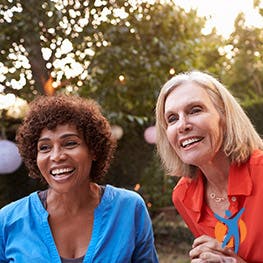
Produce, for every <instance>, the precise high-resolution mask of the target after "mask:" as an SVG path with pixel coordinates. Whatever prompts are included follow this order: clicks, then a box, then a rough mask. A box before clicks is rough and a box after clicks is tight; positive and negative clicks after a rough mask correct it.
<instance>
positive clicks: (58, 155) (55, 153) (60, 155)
mask: <svg viewBox="0 0 263 263" xmlns="http://www.w3.org/2000/svg"><path fill="white" fill-rule="evenodd" d="M50 159H51V160H52V161H54V162H58V161H60V160H63V159H65V153H64V151H63V149H61V147H59V146H54V147H53V149H52V151H51V153H50Z"/></svg>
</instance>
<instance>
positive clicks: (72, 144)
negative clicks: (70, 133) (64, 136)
mask: <svg viewBox="0 0 263 263" xmlns="http://www.w3.org/2000/svg"><path fill="white" fill-rule="evenodd" d="M76 145H79V143H78V142H77V141H74V140H70V141H66V142H65V144H64V146H65V147H66V148H69V149H71V148H74V147H75V146H76Z"/></svg>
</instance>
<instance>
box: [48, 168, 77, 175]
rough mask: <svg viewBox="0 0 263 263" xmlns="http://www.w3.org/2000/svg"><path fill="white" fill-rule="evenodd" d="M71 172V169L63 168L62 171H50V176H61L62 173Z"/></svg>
mask: <svg viewBox="0 0 263 263" xmlns="http://www.w3.org/2000/svg"><path fill="white" fill-rule="evenodd" d="M71 171H73V169H72V168H63V169H55V170H52V171H51V174H52V175H58V174H63V173H68V172H71Z"/></svg>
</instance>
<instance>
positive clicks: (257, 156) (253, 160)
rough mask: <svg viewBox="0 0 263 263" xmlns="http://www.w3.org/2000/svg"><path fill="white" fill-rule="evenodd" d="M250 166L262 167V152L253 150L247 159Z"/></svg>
mask: <svg viewBox="0 0 263 263" xmlns="http://www.w3.org/2000/svg"><path fill="white" fill-rule="evenodd" d="M249 163H250V165H263V151H262V150H255V151H254V152H253V153H252V154H251V156H250V159H249Z"/></svg>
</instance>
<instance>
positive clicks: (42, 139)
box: [38, 133, 80, 142]
mask: <svg viewBox="0 0 263 263" xmlns="http://www.w3.org/2000/svg"><path fill="white" fill-rule="evenodd" d="M71 136H75V137H78V138H79V139H80V136H79V135H78V134H76V133H65V134H63V135H62V136H61V137H59V138H60V139H65V138H67V137H71ZM48 140H50V138H49V137H43V138H39V139H38V142H41V141H48Z"/></svg>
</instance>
